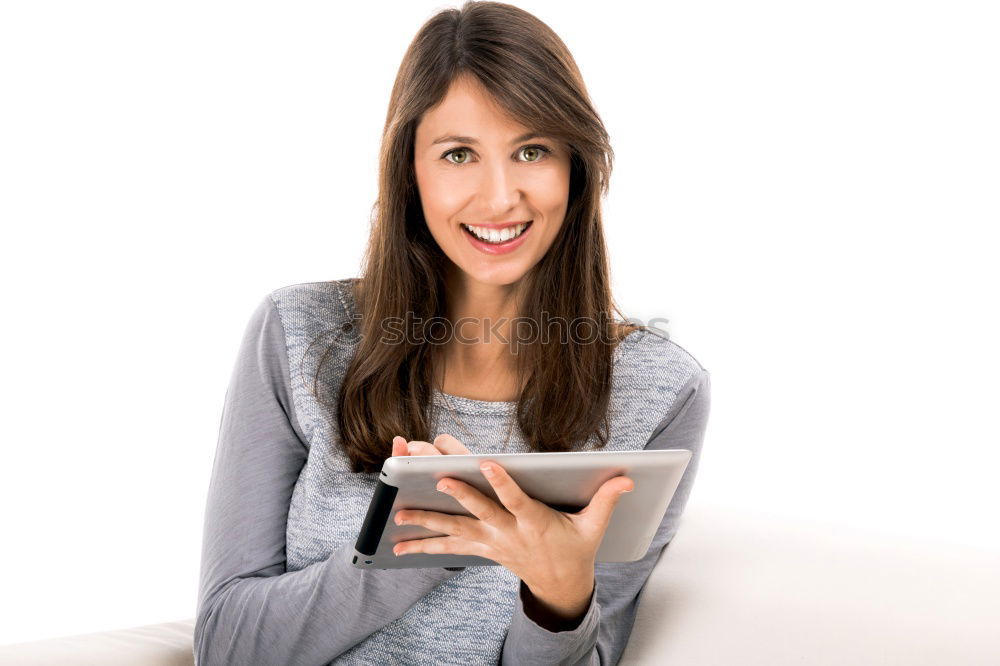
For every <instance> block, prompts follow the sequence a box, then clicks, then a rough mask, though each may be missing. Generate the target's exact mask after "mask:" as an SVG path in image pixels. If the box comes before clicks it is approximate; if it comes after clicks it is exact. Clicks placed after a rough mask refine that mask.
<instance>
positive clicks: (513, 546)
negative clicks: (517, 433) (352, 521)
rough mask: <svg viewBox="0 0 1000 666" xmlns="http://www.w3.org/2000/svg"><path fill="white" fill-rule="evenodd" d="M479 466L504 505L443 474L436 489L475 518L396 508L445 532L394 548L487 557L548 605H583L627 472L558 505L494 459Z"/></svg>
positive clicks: (569, 608) (407, 518)
mask: <svg viewBox="0 0 1000 666" xmlns="http://www.w3.org/2000/svg"><path fill="white" fill-rule="evenodd" d="M480 469H482V470H483V474H484V475H485V476H486V479H487V480H488V481H489V483H490V485H491V486H492V487H493V490H494V492H496V494H497V497H498V498H500V501H501V502H502V503H503V506H500V505H498V504H497V503H496V502H495V501H493V500H492V499H490V498H488V497H487V496H486V495H484V494H483V493H481V492H480V491H479V490H477V489H476V488H475V487H473V486H471V485H469V484H468V483H464V482H463V481H459V480H458V479H452V478H444V479H441V480H440V481H439V482H438V489H439V490H442V491H444V492H447V493H448V494H450V495H452V496H453V497H454V498H455V499H456V500H458V502H459V503H460V504H461V505H462V506H463V507H465V508H466V509H467V510H468V511H469V513H471V514H473V515H474V516H475V518H470V517H468V516H454V515H449V514H445V513H440V512H437V511H423V510H419V509H404V510H402V511H398V512H397V513H396V524H399V525H420V526H422V527H426V528H427V529H429V530H433V531H435V532H441V533H443V534H446V535H448V536H441V537H429V538H425V539H410V540H407V541H402V542H400V543H399V544H397V545H396V547H395V548H394V549H393V552H395V553H396V554H397V555H401V554H403V553H434V554H439V553H447V554H453V555H478V556H480V557H485V558H487V559H490V560H493V561H494V562H497V563H498V564H501V565H503V566H504V567H506V568H507V569H509V570H510V571H512V572H513V573H514V574H516V575H517V576H518V577H519V578H520V579H521V580H522V581H524V583H525V585H527V586H528V588H529V589H530V590H531V593H532V594H533V595H534V596H535V598H536V599H537V600H539V601H541V602H542V603H543V605H545V606H547V607H548V609H549V610H551V611H553V612H557V613H559V612H560V611H562V612H564V613H566V614H567V615H573V614H575V612H576V611H579V610H580V608H581V606H582V607H583V608H586V605H587V604H588V602H589V601H590V597H591V593H592V592H593V585H594V560H595V557H596V554H597V549H598V547H599V546H600V544H601V539H603V537H604V532H605V530H606V529H607V527H608V522H609V521H610V520H611V514H612V512H613V511H614V509H615V506H616V505H617V504H618V500H619V498H620V496H621V493H622V492H624V491H628V490H632V489H633V488H634V486H635V484H634V482H633V481H632V479H630V478H628V477H626V476H616V477H615V478H613V479H608V480H607V481H605V482H604V484H603V485H602V486H601V487H600V488H598V490H597V492H596V493H594V496H593V497H592V498H591V500H590V503H589V504H588V505H587V506H586V507H585V508H584V509H582V510H581V511H579V512H578V513H564V512H562V511H557V510H555V509H552V508H551V507H549V506H547V505H546V504H544V503H542V502H539V501H538V500H536V499H533V498H532V497H529V496H528V495H527V494H526V493H525V492H524V491H523V490H521V488H520V487H519V486H518V485H517V483H515V482H514V479H512V478H511V477H510V475H508V474H507V471H506V470H505V469H504V468H503V467H501V466H500V465H498V464H497V463H495V462H492V461H490V462H488V463H484V464H483V465H481V466H480ZM488 470H493V472H492V473H491V472H490V471H488Z"/></svg>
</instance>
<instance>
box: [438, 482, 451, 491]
mask: <svg viewBox="0 0 1000 666" xmlns="http://www.w3.org/2000/svg"><path fill="white" fill-rule="evenodd" d="M437 489H438V490H440V491H441V492H443V493H450V492H451V488H449V487H448V486H446V485H445V484H444V483H439V484H437Z"/></svg>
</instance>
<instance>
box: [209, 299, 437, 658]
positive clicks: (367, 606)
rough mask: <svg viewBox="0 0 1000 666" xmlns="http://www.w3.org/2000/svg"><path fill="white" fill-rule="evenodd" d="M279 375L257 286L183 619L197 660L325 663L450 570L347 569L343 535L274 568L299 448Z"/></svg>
mask: <svg viewBox="0 0 1000 666" xmlns="http://www.w3.org/2000/svg"><path fill="white" fill-rule="evenodd" d="M289 386H290V380H289V370H288V356H287V348H286V346H285V334H284V328H283V326H282V323H281V318H280V316H279V313H278V310H277V308H276V306H275V304H274V301H273V300H272V299H271V297H270V295H269V296H268V297H267V298H266V299H265V300H264V301H263V302H261V304H260V305H259V306H258V307H257V309H256V311H255V312H254V313H253V315H252V316H251V319H250V322H249V324H248V326H247V328H246V332H245V334H244V337H243V341H242V344H241V346H240V350H239V353H238V355H237V360H236V365H235V368H234V370H233V373H232V376H231V379H230V384H229V387H228V389H227V392H226V396H225V401H224V406H223V411H222V419H221V423H220V426H219V438H218V443H217V446H216V451H215V459H214V462H213V467H212V474H211V480H210V482H209V488H208V498H207V503H206V509H205V516H204V532H203V538H202V546H201V572H200V578H199V589H198V605H197V612H196V619H195V628H194V658H195V663H196V664H198V665H199V666H214V665H215V664H259V665H261V666H264V665H267V664H293V663H294V664H326V663H329V662H330V661H332V660H333V659H334V658H336V657H337V655H339V654H341V653H342V652H344V651H345V650H347V649H349V648H351V647H352V646H354V645H356V644H357V643H358V642H360V641H361V640H363V639H364V638H365V637H367V636H369V635H370V634H372V633H373V632H374V631H376V630H378V629H380V628H381V627H383V626H385V625H386V624H388V623H389V622H392V621H393V620H395V619H396V618H398V617H399V616H401V615H402V614H403V613H404V612H406V610H407V609H408V608H409V607H410V606H412V605H413V604H414V603H415V602H416V601H418V600H419V599H420V598H422V597H423V596H424V595H426V594H427V593H428V592H429V591H431V590H432V589H433V588H434V587H435V586H436V585H437V584H439V583H440V582H442V581H444V580H446V579H447V578H449V577H452V576H454V575H456V574H455V573H454V572H451V571H446V570H444V569H440V568H438V569H396V570H362V569H358V568H356V567H354V566H352V565H351V563H350V561H349V560H350V555H351V553H353V552H354V551H353V546H354V544H353V543H347V544H344V545H343V546H342V547H340V548H337V549H336V550H334V551H333V553H332V554H331V555H330V557H329V558H328V559H327V560H325V561H321V562H316V563H313V564H311V565H309V566H308V567H306V568H304V569H301V570H298V571H292V572H288V571H286V560H285V530H286V527H287V520H288V509H289V503H290V500H291V494H292V490H293V488H294V486H295V483H296V481H297V480H298V476H299V473H300V471H301V470H302V467H303V465H304V464H305V462H306V458H307V453H308V449H307V446H306V444H305V443H304V442H305V437H304V436H303V434H302V430H301V428H300V426H299V423H298V421H297V420H296V416H295V410H294V407H293V403H292V400H291V390H290V388H289Z"/></svg>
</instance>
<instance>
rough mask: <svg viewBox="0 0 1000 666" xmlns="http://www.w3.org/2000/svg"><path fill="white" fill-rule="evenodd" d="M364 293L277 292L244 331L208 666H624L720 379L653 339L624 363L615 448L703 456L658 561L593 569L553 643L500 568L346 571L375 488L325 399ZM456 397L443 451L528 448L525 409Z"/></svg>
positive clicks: (199, 645) (626, 346)
mask: <svg viewBox="0 0 1000 666" xmlns="http://www.w3.org/2000/svg"><path fill="white" fill-rule="evenodd" d="M352 280H353V278H348V279H345V280H335V281H330V282H317V283H307V284H299V285H291V286H288V287H284V288H282V289H278V290H276V291H274V292H272V293H271V294H269V295H268V296H267V297H266V298H264V300H263V301H262V302H261V303H260V305H259V306H258V308H257V309H256V311H255V312H254V313H253V315H252V316H251V318H250V321H249V324H248V325H247V328H246V332H245V334H244V337H243V340H242V344H241V346H240V349H239V353H238V357H237V360H236V365H235V368H234V370H233V374H232V377H231V380H230V384H229V388H228V390H227V392H226V396H225V405H224V409H223V413H222V420H221V424H220V430H219V439H218V444H217V447H216V453H215V461H214V464H213V469H212V476H211V482H210V485H209V489H208V501H207V507H206V512H205V524H204V537H203V542H202V560H201V577H200V584H199V593H198V608H197V618H196V624H195V632H194V653H195V661H196V664H198V665H200V666H212V665H215V664H254V665H261V666H264V665H267V664H304V665H305V664H318V665H322V664H330V663H338V664H340V663H343V664H378V663H435V664H462V665H463V666H468V665H470V664H497V663H500V664H517V665H518V666H520V665H524V664H615V663H617V662H618V660H619V658H620V656H621V654H622V651H623V650H624V648H625V644H626V642H627V640H628V637H629V634H630V632H631V630H632V624H633V620H634V617H635V611H636V602H637V597H638V595H639V592H640V591H641V590H642V588H643V586H644V585H645V582H646V580H647V578H648V576H649V573H650V571H651V570H652V568H653V566H654V564H655V563H656V561H657V559H658V557H659V555H660V553H661V551H662V549H663V548H664V547H665V546H666V545H667V543H669V541H670V540H671V538H673V536H674V534H675V532H676V531H677V528H678V523H679V519H680V516H681V514H682V512H683V510H684V506H685V504H686V503H687V499H688V496H689V494H690V492H691V486H692V483H693V481H694V478H695V474H696V471H697V468H698V463H699V460H700V452H701V444H702V441H703V438H704V433H705V428H706V423H707V420H708V414H709V386H710V385H709V374H708V372H707V371H706V370H705V369H704V368H702V366H701V365H700V364H699V363H698V362H697V361H696V360H695V359H694V357H693V356H691V355H690V354H689V353H688V352H686V351H685V350H684V349H682V348H681V347H680V346H678V345H677V344H676V343H674V342H673V341H671V340H668V339H666V338H665V337H663V336H659V335H656V334H651V333H645V332H637V333H633V334H631V335H629V336H628V337H627V338H626V339H625V340H624V341H623V342H622V343H621V344H620V345H619V346H618V348H617V349H616V350H615V366H614V371H613V386H612V403H611V408H610V413H609V416H610V419H611V438H610V441H609V443H608V445H607V447H606V449H607V450H639V449H643V448H645V449H668V448H685V449H690V450H691V451H692V453H693V456H692V458H691V462H690V463H689V465H688V468H687V470H686V471H685V473H684V475H683V477H682V479H681V482H680V485H679V486H678V489H677V492H676V493H675V495H674V497H673V499H672V500H671V502H670V505H669V506H668V508H667V511H666V513H665V514H664V517H663V521H662V523H661V525H660V527H659V529H658V530H657V532H656V535H655V536H654V538H653V541H652V543H651V544H650V546H649V550H648V551H647V553H646V555H645V556H644V557H643V558H641V559H639V560H637V561H635V562H623V563H597V564H596V565H595V589H594V594H593V596H592V598H591V603H590V606H589V608H588V610H587V612H586V615H585V616H584V617H583V619H582V621H581V622H580V624H579V625H578V626H577V627H576V628H574V629H572V630H568V631H558V632H554V631H549V630H548V629H546V628H543V627H542V626H540V625H538V624H537V623H536V622H534V621H533V620H532V619H531V618H529V617H528V616H527V615H526V614H525V607H524V598H523V596H522V595H523V594H524V590H523V587H522V584H521V583H520V581H519V579H518V578H517V577H516V576H515V575H514V574H512V573H511V572H510V571H509V570H507V569H506V568H504V567H502V566H482V567H467V568H465V569H464V570H461V571H449V570H445V569H443V568H433V569H396V570H381V569H378V570H363V569H358V568H355V567H354V566H353V565H352V564H351V562H350V557H351V555H353V547H354V542H355V540H356V538H357V534H358V531H359V529H360V526H361V522H362V520H363V518H364V514H365V512H366V510H367V507H368V501H369V500H370V498H371V495H372V490H373V488H374V484H375V480H376V475H375V474H356V473H353V472H351V471H350V466H349V462H348V460H347V457H346V455H345V454H344V453H343V452H342V451H340V450H339V449H338V446H337V442H338V438H337V434H336V429H335V428H334V427H333V425H332V424H333V423H334V420H333V419H332V418H331V416H330V414H329V412H328V411H327V410H328V407H323V406H322V405H321V401H320V400H318V398H322V402H323V403H327V404H328V405H329V404H330V403H331V402H332V401H333V398H334V397H335V396H336V395H337V391H338V389H339V383H340V381H341V379H342V377H343V374H344V371H345V370H346V367H347V363H348V362H349V360H350V358H351V355H352V353H353V349H354V347H353V345H352V343H350V342H349V341H345V339H344V337H343V336H342V335H339V334H340V333H341V332H342V331H343V330H344V329H343V325H344V324H345V323H350V322H353V321H356V320H357V318H358V317H359V313H358V311H357V307H356V305H355V302H354V299H353V298H352V295H351V290H350V288H349V286H350V283H351V282H352ZM328 348H329V349H330V350H332V352H331V353H330V354H329V355H328V356H327V357H326V359H325V361H324V362H322V363H321V362H320V359H321V358H322V357H323V355H324V353H326V352H327V351H328ZM315 387H320V391H319V393H318V394H317V392H316V391H314V388H315ZM449 399H450V405H451V407H452V408H454V409H455V410H456V411H457V412H458V413H459V414H460V420H461V421H462V423H463V424H464V426H465V428H464V429H463V428H460V427H458V426H457V425H456V422H455V421H454V420H452V416H451V414H450V413H448V412H447V411H445V410H444V407H445V405H446V403H445V402H443V398H442V396H441V395H440V394H439V393H437V392H435V395H434V402H435V405H436V407H440V408H441V409H440V410H438V409H436V410H435V418H434V420H433V425H434V429H433V436H436V435H438V434H440V433H442V432H448V433H450V434H452V435H454V436H455V437H457V438H458V439H459V440H460V441H462V442H463V443H464V444H465V445H466V446H467V447H468V448H469V449H470V450H471V451H472V452H473V453H487V454H488V453H498V452H501V450H502V451H503V452H526V451H528V450H529V449H528V448H527V447H526V442H525V441H524V439H523V438H522V436H521V433H520V431H519V429H517V428H515V429H514V434H513V435H512V436H511V440H510V443H509V444H508V446H507V447H506V448H505V449H501V446H502V445H503V438H504V437H505V436H506V433H507V427H506V426H507V423H508V421H507V419H508V417H509V416H510V414H511V412H512V410H513V409H514V408H515V403H507V402H486V401H479V400H472V399H469V398H464V397H461V396H449ZM465 429H468V430H469V431H471V432H472V433H474V434H476V435H477V438H476V440H475V441H469V437H468V435H466V434H465ZM400 434H401V435H403V436H407V433H400ZM432 438H433V437H432Z"/></svg>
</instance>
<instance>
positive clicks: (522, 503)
mask: <svg viewBox="0 0 1000 666" xmlns="http://www.w3.org/2000/svg"><path fill="white" fill-rule="evenodd" d="M479 469H480V470H481V471H482V473H483V476H485V477H486V480H487V481H489V482H490V485H491V486H492V487H493V491H494V492H495V493H496V494H497V497H499V498H500V501H501V502H503V505H504V507H505V508H506V509H507V510H508V511H510V512H511V513H512V514H514V516H515V517H516V518H524V519H528V520H531V519H533V518H537V517H538V515H539V512H540V511H542V510H544V509H547V508H548V507H546V506H545V505H544V504H542V503H541V502H539V501H537V500H535V499H534V498H532V497H529V496H528V494H527V493H525V492H524V491H523V490H521V486H519V485H517V483H516V482H515V481H514V479H512V478H511V477H510V474H508V473H507V470H505V469H504V468H503V467H501V466H500V465H498V464H497V463H495V462H493V461H492V460H489V461H486V462H483V463H481V464H480V466H479Z"/></svg>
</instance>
